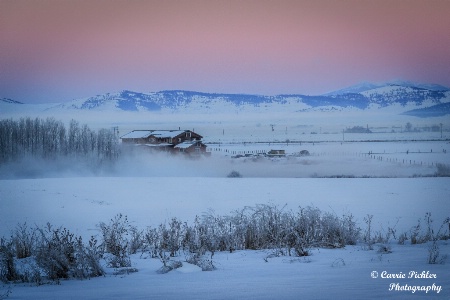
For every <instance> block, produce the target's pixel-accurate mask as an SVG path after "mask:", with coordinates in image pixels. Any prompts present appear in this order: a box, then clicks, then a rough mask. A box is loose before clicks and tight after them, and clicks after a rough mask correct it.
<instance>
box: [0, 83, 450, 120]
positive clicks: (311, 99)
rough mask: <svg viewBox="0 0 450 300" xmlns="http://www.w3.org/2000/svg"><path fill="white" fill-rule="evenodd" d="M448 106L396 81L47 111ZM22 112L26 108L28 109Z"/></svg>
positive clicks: (438, 110) (449, 93)
mask: <svg viewBox="0 0 450 300" xmlns="http://www.w3.org/2000/svg"><path fill="white" fill-rule="evenodd" d="M0 100H1V101H0V103H3V104H2V105H3V106H5V105H9V106H11V105H16V104H21V103H20V102H17V101H14V100H11V99H6V98H3V99H0ZM447 103H450V89H449V88H447V87H444V86H441V85H433V84H415V83H411V82H400V81H397V82H389V83H385V84H372V83H361V84H358V85H355V86H353V87H348V88H345V89H341V90H338V91H335V92H332V93H327V94H325V95H319V96H309V95H302V94H282V95H276V96H264V95H249V94H225V93H203V92H194V91H183V90H170V91H159V92H150V93H141V92H135V91H129V90H123V91H121V92H118V93H106V94H103V95H97V96H94V97H89V98H83V99H76V100H72V101H68V102H64V103H61V104H49V105H48V106H47V107H46V110H48V111H58V110H64V111H67V110H89V111H129V112H133V111H135V112H138V111H150V112H155V111H165V112H169V111H170V112H176V111H179V112H214V113H220V112H250V111H267V112H274V111H290V112H306V111H336V110H338V111H345V110H370V109H383V108H389V107H395V108H397V110H398V113H402V114H408V115H415V116H420V117H424V116H430V117H432V116H438V115H446V114H450V107H449V105H444V104H447ZM29 105H31V104H29ZM21 106H26V104H22V105H21ZM0 109H1V107H0ZM423 109H425V110H423ZM430 112H434V113H430Z"/></svg>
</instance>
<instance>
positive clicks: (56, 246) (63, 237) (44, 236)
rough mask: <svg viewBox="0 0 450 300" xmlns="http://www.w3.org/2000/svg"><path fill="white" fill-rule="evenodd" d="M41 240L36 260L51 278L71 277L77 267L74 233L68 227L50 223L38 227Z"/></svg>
mask: <svg viewBox="0 0 450 300" xmlns="http://www.w3.org/2000/svg"><path fill="white" fill-rule="evenodd" d="M38 231H39V233H40V237H39V238H40V241H39V242H38V246H37V251H36V262H37V264H38V265H39V267H41V268H42V269H43V270H44V271H45V272H46V274H47V276H48V278H49V279H52V280H58V279H60V278H69V277H70V275H71V274H70V271H71V270H73V268H74V267H75V262H76V260H75V247H76V245H75V244H76V241H75V238H74V235H73V234H72V233H70V232H69V231H68V230H67V229H66V228H63V229H61V228H56V229H54V228H52V226H51V225H50V224H49V223H48V224H47V227H46V228H45V229H38Z"/></svg>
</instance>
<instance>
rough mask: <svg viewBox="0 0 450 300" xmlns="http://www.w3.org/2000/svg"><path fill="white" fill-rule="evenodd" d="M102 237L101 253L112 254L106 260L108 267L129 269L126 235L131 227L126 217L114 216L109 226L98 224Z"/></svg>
mask: <svg viewBox="0 0 450 300" xmlns="http://www.w3.org/2000/svg"><path fill="white" fill-rule="evenodd" d="M99 226H100V229H101V231H102V236H103V243H102V246H103V251H104V252H107V253H110V254H112V255H113V256H112V257H110V258H109V259H108V266H109V267H112V268H121V267H130V266H131V261H130V257H129V253H128V245H129V241H128V235H129V232H130V230H131V226H130V224H129V223H128V218H127V216H123V215H122V214H118V215H116V216H115V217H114V218H113V219H111V220H110V222H109V224H105V223H103V222H102V223H100V225H99Z"/></svg>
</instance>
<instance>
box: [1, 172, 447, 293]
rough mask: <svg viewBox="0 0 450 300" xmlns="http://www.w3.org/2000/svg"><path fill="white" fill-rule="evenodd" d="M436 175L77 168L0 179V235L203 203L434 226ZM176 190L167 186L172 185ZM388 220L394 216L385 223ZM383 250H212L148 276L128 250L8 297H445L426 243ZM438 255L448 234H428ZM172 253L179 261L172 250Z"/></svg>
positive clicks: (136, 217) (134, 217) (146, 263)
mask: <svg viewBox="0 0 450 300" xmlns="http://www.w3.org/2000/svg"><path fill="white" fill-rule="evenodd" d="M449 186H450V180H449V179H448V178H389V179H388V178H340V179H337V178H328V179H327V178H325V179H324V178H320V179H319V178H309V179H308V178H206V177H84V178H79V177H78V178H44V179H23V180H1V181H0V191H1V195H2V201H1V208H0V211H1V216H2V219H1V220H2V226H1V233H0V234H1V235H3V236H7V235H8V234H9V230H11V229H13V228H14V227H15V225H16V224H17V223H23V222H27V224H36V225H44V224H45V223H46V222H51V224H53V225H55V226H59V225H61V226H64V227H67V228H69V229H70V230H71V231H73V232H74V233H76V234H77V235H82V236H83V237H85V238H87V237H89V236H90V235H98V234H99V228H98V226H97V225H98V224H99V222H108V220H109V219H110V218H112V217H113V216H114V215H115V214H117V213H122V214H126V215H127V216H128V219H129V220H130V221H131V222H132V223H133V225H135V226H137V227H139V228H145V226H156V225H157V224H159V223H161V222H165V221H168V220H169V219H170V218H171V217H174V216H176V217H177V218H179V219H181V220H184V221H188V222H192V220H193V219H194V217H195V216H196V215H201V214H202V213H204V212H206V211H208V209H213V210H214V211H215V213H216V214H218V215H224V214H228V213H230V212H231V210H234V209H240V208H243V207H244V206H254V205H255V204H259V203H273V204H278V205H281V206H283V205H284V204H287V208H289V209H293V210H295V209H297V208H298V206H303V207H306V206H308V205H312V206H316V207H318V208H320V209H321V210H323V211H330V212H334V213H336V214H337V215H342V214H345V213H352V214H354V215H355V217H356V219H357V221H358V224H359V225H360V226H361V227H364V222H363V218H364V216H366V215H367V214H372V215H374V219H373V226H374V230H376V231H382V232H385V231H386V230H387V227H388V226H391V227H392V226H394V225H395V227H396V229H397V230H398V233H401V232H404V231H407V232H409V230H410V229H411V227H412V226H414V225H417V221H418V219H423V217H424V215H425V213H426V212H431V215H432V218H433V220H435V224H436V226H438V224H439V223H441V222H442V221H443V220H444V218H445V217H448V213H449V210H448V207H449V206H448V199H449V195H450V192H449ZM174 191H176V192H174ZM397 222H398V223H397ZM391 247H392V253H390V254H380V253H377V251H376V250H377V246H375V247H374V249H375V250H365V248H366V247H365V246H364V245H363V244H361V245H356V246H347V247H345V248H344V249H313V250H312V256H309V257H303V258H298V257H276V258H271V259H268V262H265V261H264V258H265V257H267V255H268V254H269V253H270V252H269V251H251V250H248V251H236V252H234V253H231V254H230V253H228V252H223V253H216V255H215V256H214V262H215V264H216V266H217V267H218V269H217V270H216V271H212V272H201V271H199V270H198V267H196V266H192V265H189V264H187V263H185V265H184V266H183V267H182V268H181V269H177V270H176V271H172V272H169V273H168V274H164V275H161V274H157V273H156V270H157V269H159V268H160V267H161V262H160V261H159V260H157V259H151V258H147V259H146V255H145V254H144V255H143V256H141V255H135V256H133V260H132V263H133V267H136V268H137V269H138V270H139V272H137V273H132V274H128V275H113V272H114V270H113V269H109V270H108V275H107V276H106V277H105V278H104V277H101V278H94V279H91V280H85V281H76V280H69V281H62V282H61V285H44V286H39V287H31V286H28V285H22V284H19V285H15V286H13V290H12V294H11V295H10V297H9V299H124V298H127V299H235V298H241V299H274V298H283V299H298V298H299V297H300V298H306V299H329V298H336V299H346V298H349V297H350V298H355V299H361V298H365V299H379V298H388V299H389V298H391V299H404V298H408V297H411V296H416V297H418V298H429V297H438V298H441V299H448V297H449V296H450V270H449V268H448V262H447V263H446V264H443V265H441V264H438V265H429V264H427V257H428V250H427V249H428V246H427V245H426V244H422V245H408V244H406V245H398V244H397V243H396V242H395V241H392V242H391ZM440 249H441V254H442V255H445V254H447V255H449V254H450V243H449V242H448V241H441V242H440ZM180 259H181V260H183V258H182V257H181V258H180ZM372 271H377V272H378V274H379V276H381V274H382V272H383V271H386V272H388V273H396V274H399V273H403V274H406V273H408V272H410V271H417V272H419V273H420V272H422V271H429V272H430V273H433V274H436V278H433V279H418V278H410V279H386V278H384V279H383V278H381V277H379V278H376V279H374V278H371V273H372ZM392 283H393V284H396V283H399V284H400V286H404V285H405V284H408V285H414V286H415V285H419V286H430V289H431V288H433V284H434V286H435V287H436V288H437V287H438V286H440V287H441V290H440V292H439V293H437V290H430V291H429V292H428V293H425V292H424V291H416V292H415V293H414V294H413V293H412V292H411V291H397V290H395V289H394V290H391V291H390V290H389V288H390V285H391V284H392Z"/></svg>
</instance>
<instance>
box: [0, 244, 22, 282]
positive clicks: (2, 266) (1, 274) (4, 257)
mask: <svg viewBox="0 0 450 300" xmlns="http://www.w3.org/2000/svg"><path fill="white" fill-rule="evenodd" d="M17 279H18V274H17V270H16V266H15V263H14V252H13V251H12V245H11V243H10V242H7V241H6V240H4V239H3V238H2V239H0V281H3V282H8V281H14V280H17Z"/></svg>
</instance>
